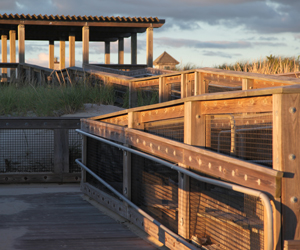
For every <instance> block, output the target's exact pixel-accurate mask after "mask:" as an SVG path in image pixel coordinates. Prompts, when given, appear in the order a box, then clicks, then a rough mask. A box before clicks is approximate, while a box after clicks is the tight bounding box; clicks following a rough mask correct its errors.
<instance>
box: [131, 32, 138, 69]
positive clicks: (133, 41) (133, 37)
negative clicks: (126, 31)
mask: <svg viewBox="0 0 300 250" xmlns="http://www.w3.org/2000/svg"><path fill="white" fill-rule="evenodd" d="M131 64H137V34H136V33H131Z"/></svg>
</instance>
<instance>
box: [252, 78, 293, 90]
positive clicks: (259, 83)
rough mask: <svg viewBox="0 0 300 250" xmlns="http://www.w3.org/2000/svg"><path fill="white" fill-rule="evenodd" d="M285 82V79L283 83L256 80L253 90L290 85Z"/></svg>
mask: <svg viewBox="0 0 300 250" xmlns="http://www.w3.org/2000/svg"><path fill="white" fill-rule="evenodd" d="M283 80H284V79H282V81H281V82H275V81H264V80H258V79H254V80H253V84H252V85H253V89H260V88H269V87H276V86H287V85H290V84H289V83H285V82H284V81H283Z"/></svg>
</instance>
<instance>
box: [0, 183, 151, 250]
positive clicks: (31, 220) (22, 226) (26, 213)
mask: <svg viewBox="0 0 300 250" xmlns="http://www.w3.org/2000/svg"><path fill="white" fill-rule="evenodd" d="M99 210H100V211H99ZM111 217H112V218H113V219H112V218H111ZM147 237H148V236H147V235H146V233H144V232H141V231H140V230H138V229H137V228H136V227H135V226H133V225H131V224H129V223H128V222H127V221H126V220H125V219H123V218H121V217H119V216H118V215H116V214H113V213H112V212H110V211H108V210H107V209H105V208H104V207H102V206H101V205H99V204H96V203H95V202H94V201H92V200H91V199H90V198H88V197H87V196H84V195H82V193H81V192H80V189H79V185H57V184H42V185H3V186H1V189H0V242H1V244H0V249H3V250H4V249H5V250H8V249H10V250H12V249H22V250H25V249H72V250H74V249H86V250H89V249H149V250H150V249H156V247H155V246H154V245H152V244H150V242H149V241H148V242H146V241H145V240H143V239H142V238H144V239H146V238H147Z"/></svg>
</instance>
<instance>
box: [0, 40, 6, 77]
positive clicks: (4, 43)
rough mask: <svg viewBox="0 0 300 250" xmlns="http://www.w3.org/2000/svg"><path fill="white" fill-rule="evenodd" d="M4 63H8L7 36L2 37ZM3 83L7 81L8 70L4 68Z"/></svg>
mask: <svg viewBox="0 0 300 250" xmlns="http://www.w3.org/2000/svg"><path fill="white" fill-rule="evenodd" d="M1 46H2V62H3V63H7V35H1ZM2 81H4V82H6V81H7V68H2Z"/></svg>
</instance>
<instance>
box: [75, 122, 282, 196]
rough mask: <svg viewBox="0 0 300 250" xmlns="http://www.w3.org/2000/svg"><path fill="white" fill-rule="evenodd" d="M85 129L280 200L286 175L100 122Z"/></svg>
mask: <svg viewBox="0 0 300 250" xmlns="http://www.w3.org/2000/svg"><path fill="white" fill-rule="evenodd" d="M81 129H82V130H83V131H85V132H88V133H91V134H95V135H98V136H101V137H104V138H107V139H111V140H114V141H118V142H121V143H124V144H128V145H130V146H133V147H135V148H138V149H139V150H142V151H145V152H149V153H150V154H153V155H156V156H157V157H162V158H164V159H167V160H169V161H171V162H178V163H181V164H184V165H187V166H190V167H191V168H192V169H194V170H196V171H200V172H203V173H206V174H208V175H213V176H216V177H219V178H222V179H224V180H227V181H232V182H234V183H237V184H241V185H243V186H247V187H250V188H255V189H259V190H263V191H266V192H268V193H270V194H272V195H274V196H278V195H279V192H280V182H279V179H280V178H281V176H282V173H281V172H279V171H276V170H272V169H268V168H265V167H261V166H259V165H256V164H252V163H249V162H245V161H241V160H238V159H235V158H231V157H229V156H225V155H221V154H218V153H214V152H211V151H209V150H205V149H201V148H197V147H193V146H189V145H186V144H183V143H179V142H176V141H173V140H169V139H165V138H161V137H159V136H155V135H151V134H148V133H145V132H142V131H137V130H134V129H128V128H124V127H120V126H117V125H113V124H107V123H102V122H99V121H91V120H89V119H82V123H81Z"/></svg>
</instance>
